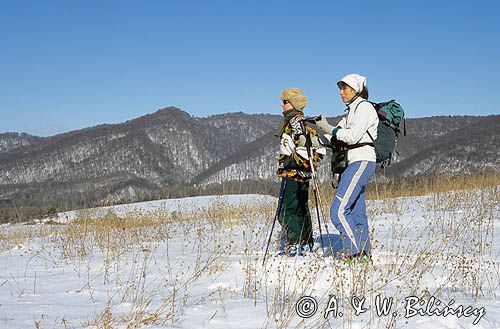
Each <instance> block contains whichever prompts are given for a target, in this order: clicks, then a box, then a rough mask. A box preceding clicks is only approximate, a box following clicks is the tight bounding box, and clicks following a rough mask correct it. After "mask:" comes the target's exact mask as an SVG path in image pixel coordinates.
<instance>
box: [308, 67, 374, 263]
mask: <svg viewBox="0 0 500 329" xmlns="http://www.w3.org/2000/svg"><path fill="white" fill-rule="evenodd" d="M337 86H338V87H339V89H340V97H341V98H342V101H343V102H344V103H345V104H346V105H347V106H348V109H347V111H348V112H347V115H346V116H344V117H343V118H342V120H340V122H339V123H338V124H337V126H332V125H330V124H329V123H328V122H327V121H326V119H324V116H323V115H322V116H321V118H320V120H318V121H317V122H316V124H317V125H318V127H319V128H320V129H321V130H323V131H324V132H325V133H327V134H331V135H332V139H331V140H332V142H334V143H335V142H337V141H338V142H344V143H345V144H347V147H348V152H347V161H348V165H347V168H346V169H345V171H344V172H343V173H342V175H341V178H340V181H339V184H338V187H337V190H336V191H335V197H334V198H333V202H332V206H331V208H330V217H331V220H332V223H333V224H334V225H335V227H336V228H337V230H338V231H339V232H340V237H341V239H342V255H341V257H343V258H344V259H346V260H349V261H350V260H352V259H362V260H363V261H366V260H367V259H368V257H369V255H370V236H369V228H368V217H367V216H366V202H365V190H366V184H367V183H368V181H369V180H370V178H371V177H372V176H373V174H374V173H375V163H376V155H375V148H374V146H373V140H375V139H377V126H378V123H379V121H378V116H377V112H376V111H375V109H374V108H373V106H372V104H371V103H370V102H368V101H367V99H368V88H367V86H366V78H365V77H363V76H360V75H358V74H349V75H346V76H345V77H343V78H342V79H341V80H340V81H339V82H338V83H337Z"/></svg>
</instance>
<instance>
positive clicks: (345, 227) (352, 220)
mask: <svg viewBox="0 0 500 329" xmlns="http://www.w3.org/2000/svg"><path fill="white" fill-rule="evenodd" d="M374 173H375V162H370V161H356V162H353V163H351V164H349V165H348V166H347V168H346V169H345V171H344V172H343V173H342V176H341V177H340V182H339V186H338V187H337V190H336V191H335V196H334V198H333V202H332V206H331V208H330V218H331V220H332V223H333V225H334V226H335V227H336V228H337V230H338V231H339V232H340V239H341V241H342V246H343V250H342V251H343V252H344V253H346V254H351V255H355V254H357V253H360V252H362V251H365V252H366V253H369V252H370V234H369V230H368V217H367V216H366V201H365V191H366V184H368V181H369V180H370V178H371V177H372V176H373V174H374Z"/></svg>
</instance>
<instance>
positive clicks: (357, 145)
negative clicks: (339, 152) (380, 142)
mask: <svg viewBox="0 0 500 329" xmlns="http://www.w3.org/2000/svg"><path fill="white" fill-rule="evenodd" d="M363 102H367V103H370V104H372V103H371V102H368V101H367V100H366V99H364V100H362V101H361V102H359V103H358V105H356V107H355V108H354V112H356V110H357V109H358V106H359V105H360V104H361V103H363ZM372 106H373V104H372ZM373 108H374V109H375V107H373ZM375 112H376V113H378V112H377V110H376V109H375ZM377 115H378V114H377ZM366 133H367V134H368V136H370V139H371V140H372V143H366V142H364V143H356V144H352V145H347V146H346V147H347V148H348V149H349V150H352V149H356V148H358V147H363V146H367V145H369V146H373V147H375V144H373V143H374V142H375V140H374V139H373V137H372V135H371V134H370V132H369V131H368V130H367V131H366Z"/></svg>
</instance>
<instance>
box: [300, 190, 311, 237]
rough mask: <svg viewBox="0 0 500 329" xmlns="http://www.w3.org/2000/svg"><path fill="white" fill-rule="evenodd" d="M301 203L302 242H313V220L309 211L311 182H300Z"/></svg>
mask: <svg viewBox="0 0 500 329" xmlns="http://www.w3.org/2000/svg"><path fill="white" fill-rule="evenodd" d="M298 199H299V203H300V215H301V216H300V218H301V221H300V226H301V228H302V230H301V239H300V244H309V243H313V242H314V240H313V237H312V233H313V232H312V222H311V213H310V211H309V204H308V203H309V182H304V183H300V189H299V195H298Z"/></svg>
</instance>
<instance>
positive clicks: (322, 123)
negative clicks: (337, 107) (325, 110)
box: [316, 114, 335, 134]
mask: <svg viewBox="0 0 500 329" xmlns="http://www.w3.org/2000/svg"><path fill="white" fill-rule="evenodd" d="M316 126H318V127H319V129H321V130H323V132H325V133H327V134H331V133H332V130H333V129H334V128H335V127H334V126H332V125H331V124H329V123H328V121H326V118H325V117H324V116H323V114H321V115H320V116H319V117H318V119H316Z"/></svg>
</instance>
